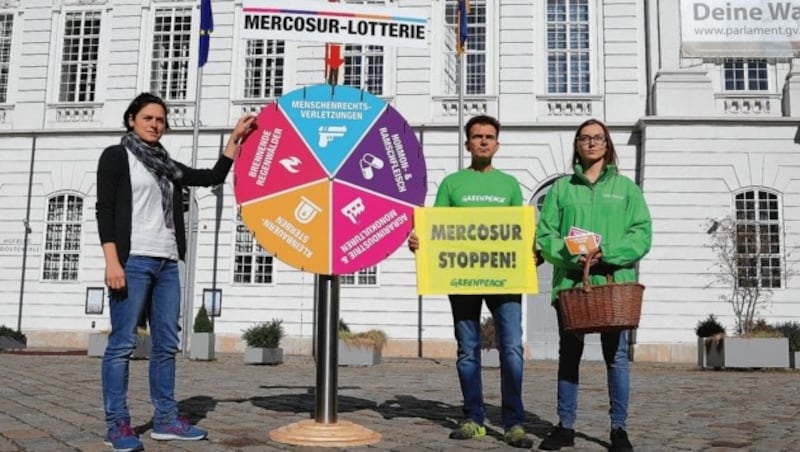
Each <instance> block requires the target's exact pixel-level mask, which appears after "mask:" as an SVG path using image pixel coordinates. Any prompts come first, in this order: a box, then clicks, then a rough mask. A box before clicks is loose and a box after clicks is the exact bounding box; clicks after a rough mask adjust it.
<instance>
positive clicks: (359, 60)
mask: <svg viewBox="0 0 800 452" xmlns="http://www.w3.org/2000/svg"><path fill="white" fill-rule="evenodd" d="M342 84H343V85H345V86H352V87H354V88H358V89H363V90H364V91H367V92H369V93H370V94H374V95H376V96H380V95H382V94H383V46H361V45H353V44H347V45H345V47H344V79H343V82H342Z"/></svg>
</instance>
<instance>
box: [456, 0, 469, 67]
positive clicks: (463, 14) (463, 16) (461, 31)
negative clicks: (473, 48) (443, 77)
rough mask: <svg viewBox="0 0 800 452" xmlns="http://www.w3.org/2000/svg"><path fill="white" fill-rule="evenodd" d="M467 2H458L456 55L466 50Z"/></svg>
mask: <svg viewBox="0 0 800 452" xmlns="http://www.w3.org/2000/svg"><path fill="white" fill-rule="evenodd" d="M469 10H470V8H469V0H458V12H457V19H458V20H457V25H458V49H457V51H458V55H461V54H462V53H464V50H466V48H467V38H468V37H469V32H468V28H467V15H468V14H469Z"/></svg>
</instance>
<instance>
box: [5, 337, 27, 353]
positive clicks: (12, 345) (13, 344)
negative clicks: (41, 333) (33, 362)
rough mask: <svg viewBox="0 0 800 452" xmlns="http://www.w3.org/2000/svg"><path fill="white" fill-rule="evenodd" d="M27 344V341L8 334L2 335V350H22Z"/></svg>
mask: <svg viewBox="0 0 800 452" xmlns="http://www.w3.org/2000/svg"><path fill="white" fill-rule="evenodd" d="M27 346H28V345H27V341H18V340H16V339H12V338H10V337H7V336H0V350H21V349H23V348H26V347H27Z"/></svg>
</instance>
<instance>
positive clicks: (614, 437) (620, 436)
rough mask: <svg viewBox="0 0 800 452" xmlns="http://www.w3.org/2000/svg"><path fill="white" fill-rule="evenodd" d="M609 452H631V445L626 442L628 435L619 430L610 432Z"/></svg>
mask: <svg viewBox="0 0 800 452" xmlns="http://www.w3.org/2000/svg"><path fill="white" fill-rule="evenodd" d="M610 450H611V452H633V445H632V444H631V442H630V441H629V440H628V433H627V432H625V430H622V429H621V428H615V429H614V430H611V449H610Z"/></svg>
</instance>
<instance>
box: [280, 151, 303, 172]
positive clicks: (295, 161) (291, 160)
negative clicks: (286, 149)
mask: <svg viewBox="0 0 800 452" xmlns="http://www.w3.org/2000/svg"><path fill="white" fill-rule="evenodd" d="M278 163H280V164H281V165H283V167H284V168H286V171H288V172H290V173H292V174H297V173H299V172H300V170H299V169H297V167H298V166H300V165H301V164H302V163H303V161H302V160H300V159H299V158H297V157H296V156H294V155H293V156H291V157H287V158H285V159H280V160H278Z"/></svg>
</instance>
